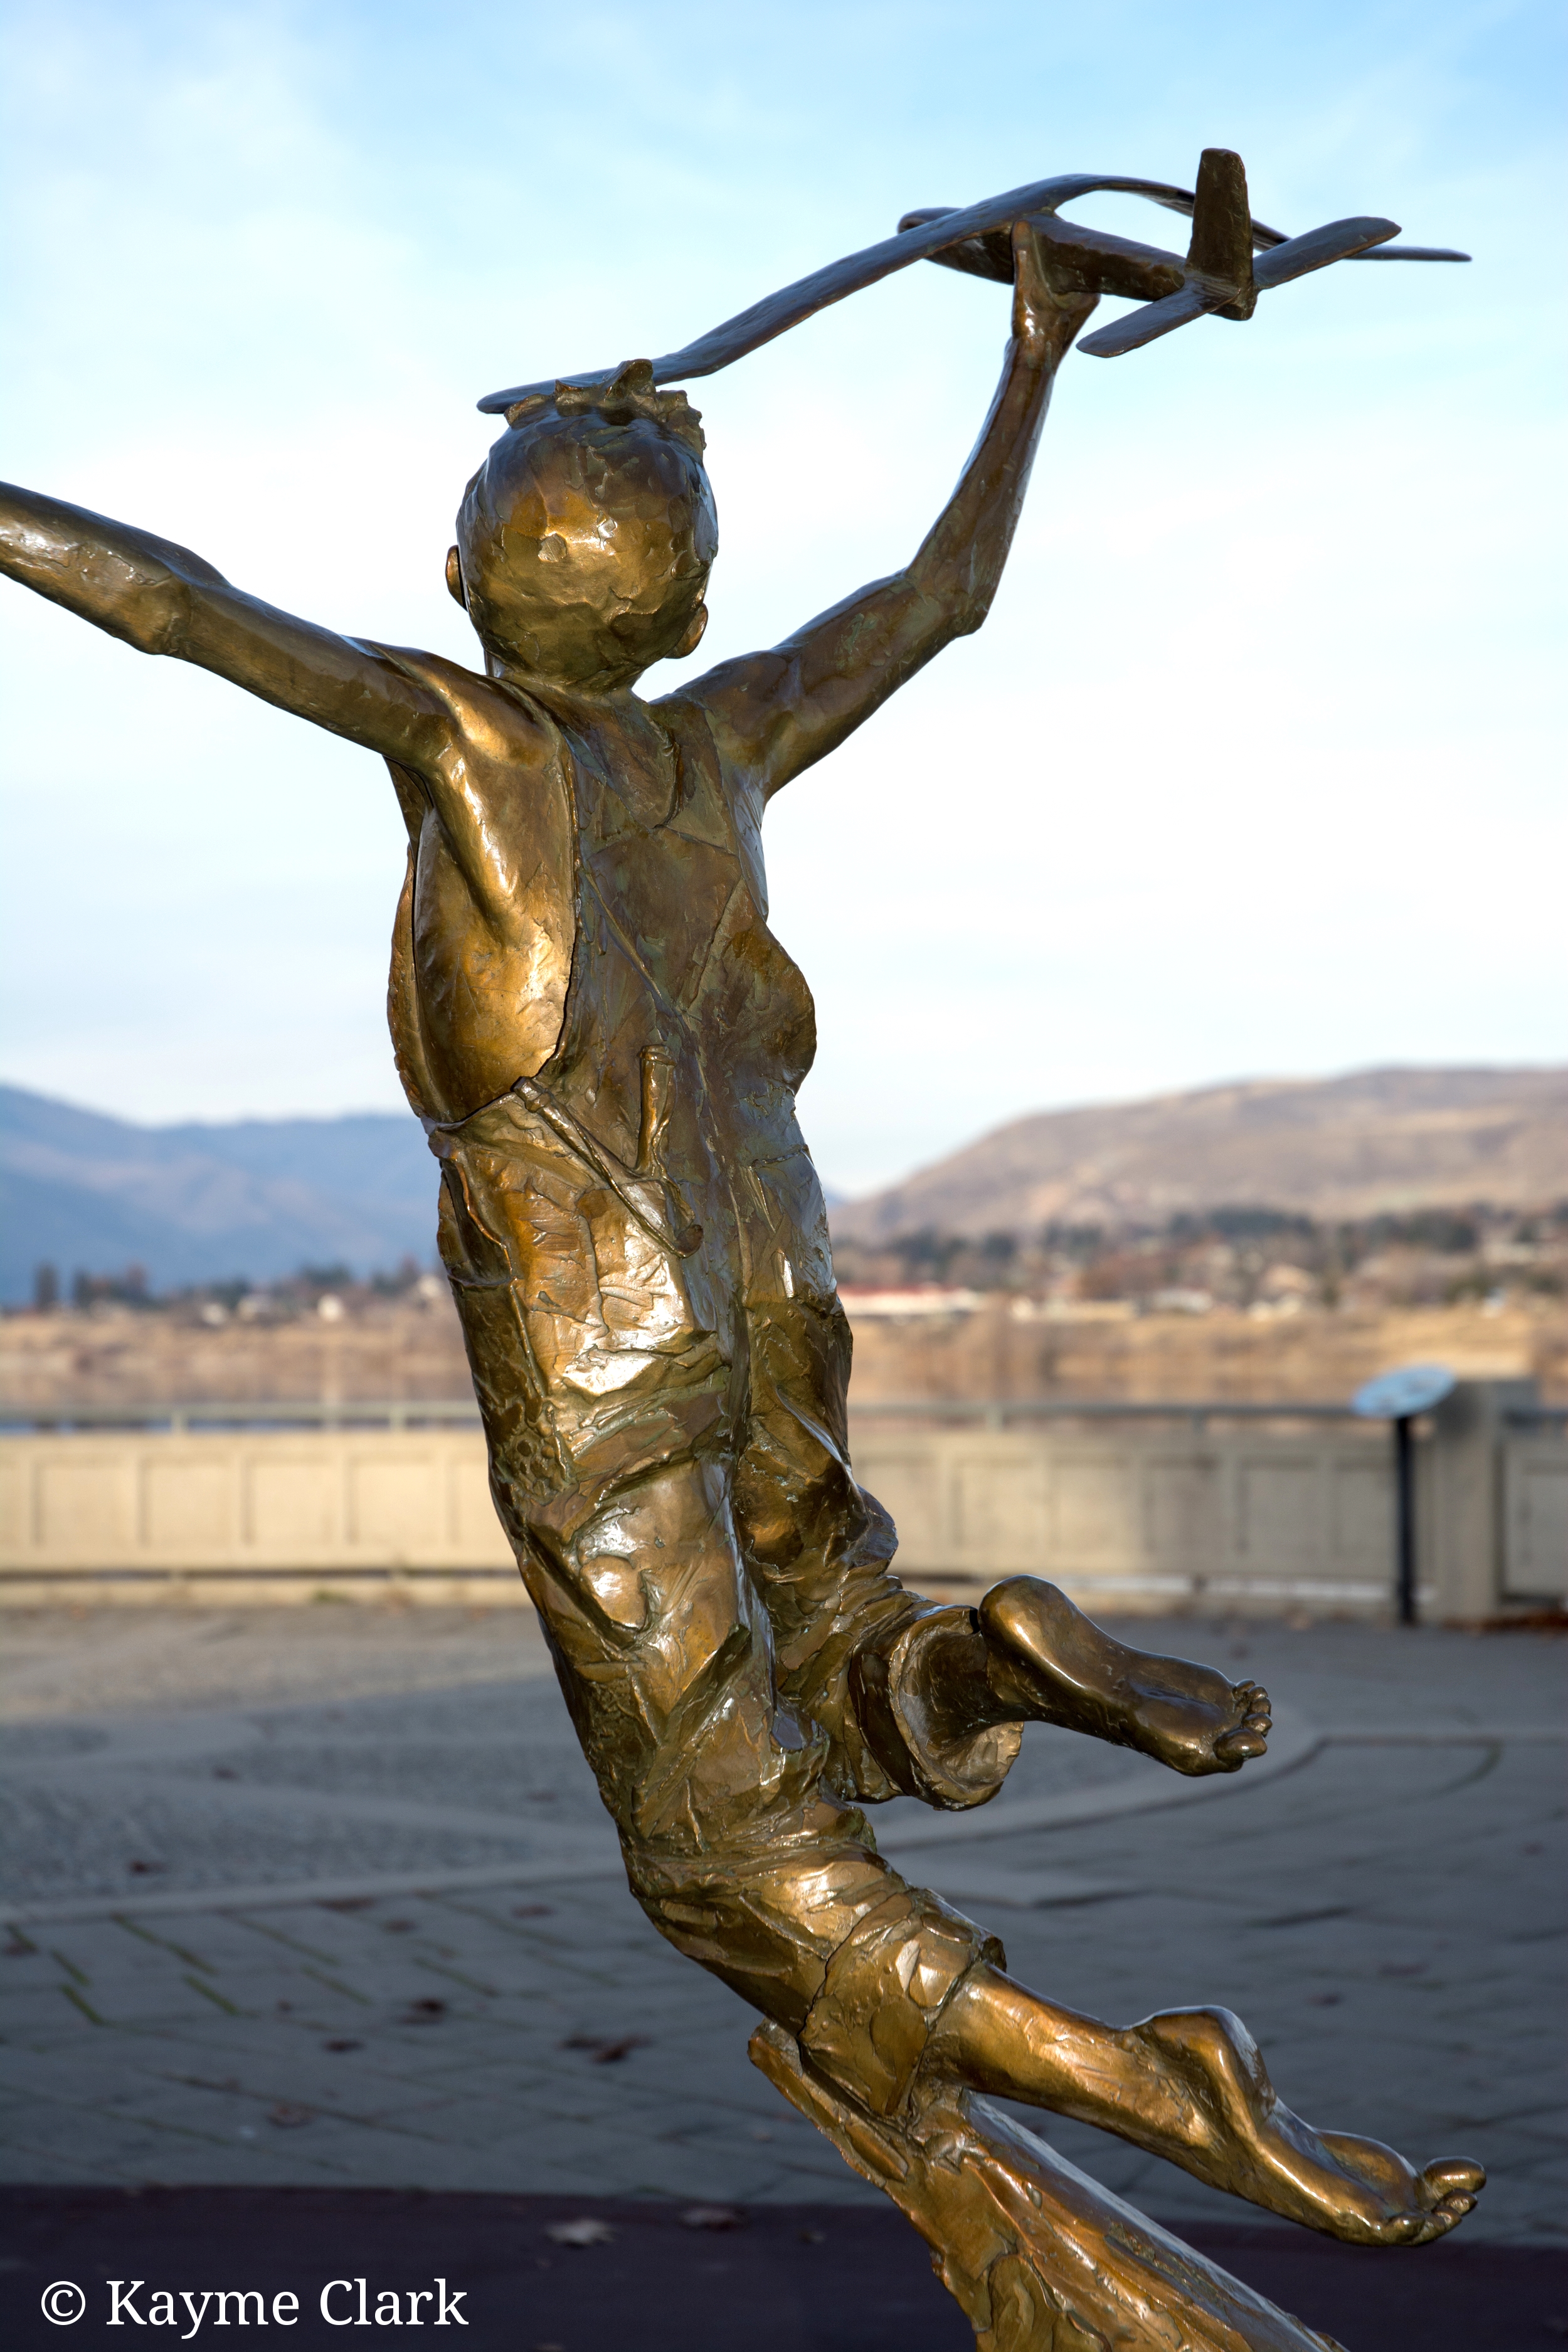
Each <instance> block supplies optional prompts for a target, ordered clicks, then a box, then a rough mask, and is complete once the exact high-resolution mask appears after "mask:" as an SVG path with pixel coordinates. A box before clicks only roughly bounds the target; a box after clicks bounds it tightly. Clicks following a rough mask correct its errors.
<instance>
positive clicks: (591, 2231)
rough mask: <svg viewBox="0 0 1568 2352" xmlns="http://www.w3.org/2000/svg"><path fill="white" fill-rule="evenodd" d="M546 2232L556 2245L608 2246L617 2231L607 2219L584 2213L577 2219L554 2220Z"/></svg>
mask: <svg viewBox="0 0 1568 2352" xmlns="http://www.w3.org/2000/svg"><path fill="white" fill-rule="evenodd" d="M544 2234H545V2236H546V2237H547V2238H548V2239H549V2240H550V2242H551V2243H552V2245H556V2246H607V2245H609V2243H610V2242H611V2241H612V2240H613V2239H614V2237H615V2234H616V2233H615V2231H614V2230H612V2229H611V2227H610V2225H609V2223H608V2222H607V2221H600V2220H599V2219H598V2218H597V2216H596V2215H595V2214H592V2213H584V2215H583V2216H582V2217H581V2219H580V2220H578V2221H552V2222H551V2224H550V2226H549V2228H548V2229H547V2230H546V2231H545V2232H544Z"/></svg>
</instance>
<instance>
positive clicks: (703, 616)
mask: <svg viewBox="0 0 1568 2352" xmlns="http://www.w3.org/2000/svg"><path fill="white" fill-rule="evenodd" d="M452 552H453V554H454V555H456V553H457V549H456V548H454V549H453V550H452ZM707 626H708V607H707V605H706V604H699V606H698V607H697V610H696V611H695V613H693V614H692V615H691V618H690V620H689V621H688V623H687V625H686V635H684V636H683V637H682V638H681V640H680V643H679V645H678V646H673V647H672V648H671V651H670V656H669V658H670V660H671V661H679V659H680V657H681V656H682V655H683V654H694V653H695V652H696V651H697V648H698V646H700V644H701V643H702V633H703V631H704V629H706V627H707Z"/></svg>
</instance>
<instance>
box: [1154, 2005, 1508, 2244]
mask: <svg viewBox="0 0 1568 2352" xmlns="http://www.w3.org/2000/svg"><path fill="white" fill-rule="evenodd" d="M1122 2038H1123V2039H1124V2041H1125V2042H1126V2043H1127V2044H1129V2045H1135V2044H1140V2043H1141V2044H1142V2046H1143V2048H1144V2049H1145V2050H1147V2051H1148V2052H1149V2053H1150V2054H1151V2055H1154V2054H1155V2053H1157V2054H1158V2058H1159V2060H1160V2061H1161V2062H1163V2069H1165V2070H1168V2072H1169V2074H1172V2075H1174V2076H1175V2078H1176V2079H1177V2080H1178V2081H1179V2082H1181V2083H1182V2084H1184V2086H1185V2087H1186V2088H1187V2089H1188V2091H1189V2092H1190V2093H1191V2094H1192V2098H1191V2104H1190V2105H1187V2106H1186V2107H1185V2113H1184V2117H1183V2126H1182V2127H1181V2129H1180V2137H1181V2138H1182V2139H1183V2140H1184V2142H1185V2145H1184V2146H1182V2147H1172V2146H1170V2145H1169V2144H1167V2145H1165V2146H1163V2147H1160V2149H1159V2153H1160V2154H1161V2155H1163V2156H1169V2157H1171V2158H1173V2161H1174V2162H1175V2163H1177V2164H1179V2165H1181V2166H1182V2167H1183V2168H1184V2170H1186V2171H1188V2172H1194V2173H1196V2174H1197V2176H1198V2178H1199V2179H1201V2180H1207V2181H1210V2182H1212V2184H1213V2185H1214V2186H1215V2188H1216V2189H1229V2190H1230V2191H1231V2193H1232V2194H1233V2195H1234V2196H1238V2197H1245V2198H1247V2199H1248V2200H1250V2202H1251V2203H1253V2204H1255V2205H1261V2206H1263V2207H1265V2208H1266V2209H1267V2210H1268V2211H1269V2212H1271V2213H1281V2214H1284V2215H1285V2216H1286V2218H1287V2219H1288V2220H1289V2221H1301V2222H1304V2223H1305V2224H1306V2226H1307V2227H1308V2228H1309V2229H1310V2230H1321V2231H1324V2232H1325V2233H1326V2234H1327V2235H1328V2236H1329V2237H1331V2238H1340V2239H1342V2240H1344V2241H1345V2242H1346V2243H1348V2244H1351V2245H1356V2246H1424V2245H1426V2244H1428V2243H1429V2242H1431V2240H1433V2239H1434V2238H1441V2237H1444V2236H1446V2235H1447V2231H1450V2230H1451V2229H1453V2228H1454V2226H1455V2225H1456V2223H1457V2222H1459V2221H1463V2220H1464V2217H1465V2215H1466V2214H1467V2213H1468V2211H1469V2210H1470V2209H1471V2207H1472V2206H1473V2205H1474V2203H1475V2201H1476V2199H1477V2198H1478V2196H1479V2194H1480V2192H1481V2190H1482V2189H1483V2188H1484V2187H1485V2186H1486V2178H1487V2176H1486V2172H1485V2170H1484V2168H1482V2167H1481V2166H1480V2165H1479V2164H1474V2163H1472V2162H1470V2161H1469V2160H1468V2158H1463V2157H1449V2158H1443V2159H1440V2160H1439V2161H1438V2162H1436V2163H1434V2164H1428V2165H1424V2166H1423V2167H1422V2168H1421V2169H1420V2170H1419V2171H1417V2169H1416V2168H1415V2166H1414V2165H1412V2164H1409V2163H1407V2162H1406V2161H1405V2158H1404V2157H1402V2156H1400V2155H1398V2154H1397V2153H1396V2152H1395V2150H1394V2149H1393V2148H1391V2147H1384V2145H1383V2143H1382V2141H1381V2140H1375V2139H1362V2138H1360V2137H1358V2136H1357V2135H1356V2134H1355V2133H1353V2132H1316V2131H1314V2130H1313V2129H1312V2127H1311V2126H1310V2124H1305V2123H1303V2122H1302V2120H1301V2118H1300V2116H1298V2115H1294V2114H1292V2112H1291V2110H1290V2109H1289V2107H1288V2106H1286V2105H1284V2104H1283V2103H1282V2102H1281V2101H1280V2100H1279V2098H1278V2097H1277V2095H1276V2094H1275V2091H1274V2088H1273V2085H1272V2084H1270V2082H1269V2080H1268V2074H1267V2073H1266V2071H1265V2069H1264V2066H1263V2062H1262V2059H1261V2058H1260V2057H1259V2055H1258V2049H1257V2045H1256V2044H1255V2043H1254V2042H1253V2040H1252V2037H1251V2035H1250V2034H1249V2033H1248V2032H1247V2029H1246V2027H1245V2026H1244V2025H1243V2024H1242V2023H1241V2021H1240V2019H1239V2018H1236V2017H1233V2016H1232V2015H1231V2014H1230V2011H1228V2010H1223V2009H1222V2010H1201V2009H1200V2010H1184V2011H1172V2012H1169V2013H1167V2014H1164V2015H1162V2016H1158V2017H1150V2018H1145V2020H1144V2021H1143V2022H1142V2025H1134V2026H1132V2027H1131V2028H1129V2030H1128V2032H1127V2033H1126V2035H1125V2036H1124V2037H1122ZM1162 2137H1163V2136H1162ZM1142 2144H1143V2145H1144V2146H1148V2145H1150V2142H1149V2140H1147V2139H1145V2140H1144V2141H1143V2143H1142Z"/></svg>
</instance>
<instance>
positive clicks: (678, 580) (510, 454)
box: [447, 360, 719, 693]
mask: <svg viewBox="0 0 1568 2352" xmlns="http://www.w3.org/2000/svg"><path fill="white" fill-rule="evenodd" d="M507 424H508V425H509V427H510V429H509V431H507V432H506V433H505V434H503V435H502V436H501V438H500V440H499V441H498V442H497V443H496V444H495V446H494V447H493V448H492V449H491V451H490V453H489V457H487V458H486V459H485V462H484V464H483V465H482V466H481V467H479V472H478V473H477V474H476V475H475V476H474V478H473V480H472V481H471V482H470V483H469V484H468V490H467V492H466V493H465V495H464V499H463V504H462V508H461V510H460V511H459V513H458V544H457V546H456V547H455V548H454V549H453V550H452V551H451V553H450V555H449V556H448V557H447V583H448V584H449V586H450V587H451V590H452V593H453V594H454V595H455V596H456V597H457V598H458V601H459V603H461V604H464V605H466V607H467V608H468V617H469V618H470V620H471V621H472V622H473V625H474V626H475V628H476V629H477V630H478V631H479V635H480V636H481V638H482V639H483V640H484V644H485V646H486V649H487V651H488V652H489V653H490V654H491V655H493V656H495V657H496V658H497V659H498V660H499V661H500V662H501V663H502V664H503V665H504V666H505V667H509V668H519V667H521V668H523V669H528V670H531V671H533V672H535V673H536V674H537V675H538V676H540V677H547V678H552V679H554V680H556V681H557V682H558V683H560V684H562V685H566V686H577V687H585V688H589V689H590V690H592V691H595V692H598V693H608V692H611V691H613V690H614V689H615V688H617V687H623V686H629V685H630V684H631V683H632V681H633V680H634V679H635V678H636V677H638V676H639V674H640V673H641V672H642V671H643V670H645V669H647V667H648V665H649V663H650V662H656V661H662V660H663V659H664V658H665V656H667V655H669V654H681V653H689V652H690V651H691V649H692V648H693V646H695V645H696V644H697V641H698V639H699V638H700V635H702V630H703V627H704V625H705V624H706V621H707V618H708V614H707V609H706V607H705V606H704V604H703V602H702V592H703V590H704V588H705V587H706V585H707V583H708V573H709V569H710V566H711V564H712V562H713V558H714V555H715V554H716V553H717V551H718V546H719V526H718V521H717V519H716V517H715V515H714V511H713V494H712V491H711V490H710V488H709V485H708V477H707V475H706V473H705V472H704V471H703V467H702V447H703V441H702V430H701V425H700V421H699V418H698V415H697V412H696V410H695V409H694V408H692V407H691V406H690V405H689V403H688V401H687V398H686V394H684V393H683V392H665V393H661V392H658V391H656V390H655V388H654V382H653V370H652V368H651V366H650V365H649V363H648V362H647V360H633V361H630V362H627V364H626V366H625V367H624V368H622V370H621V372H620V373H619V374H618V375H617V376H616V379H615V381H614V383H608V384H593V385H577V384H557V385H556V387H555V391H554V393H553V394H548V393H536V394H533V395H532V397H531V398H530V399H528V400H523V401H520V402H519V403H518V405H517V406H516V407H515V408H511V409H509V410H508V411H507Z"/></svg>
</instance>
